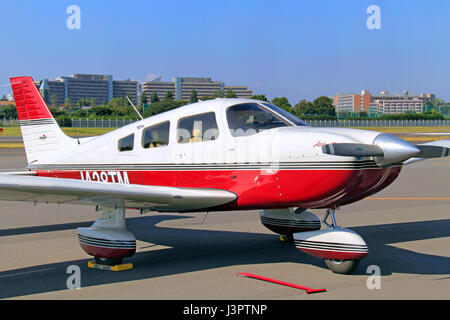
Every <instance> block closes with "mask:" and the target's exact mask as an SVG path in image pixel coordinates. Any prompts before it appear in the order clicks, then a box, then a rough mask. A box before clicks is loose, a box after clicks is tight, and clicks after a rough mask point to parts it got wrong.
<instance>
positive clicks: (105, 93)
mask: <svg viewBox="0 0 450 320" xmlns="http://www.w3.org/2000/svg"><path fill="white" fill-rule="evenodd" d="M35 83H36V86H37V87H38V89H39V90H40V92H41V94H42V96H43V97H44V99H45V100H46V102H47V103H50V104H56V105H61V104H63V103H64V101H65V100H66V99H70V102H71V103H77V102H78V100H80V99H95V101H96V104H97V105H100V104H103V103H106V102H109V101H111V100H112V99H113V98H117V97H125V96H126V95H128V96H129V97H130V99H131V101H133V103H134V104H137V102H138V101H137V90H138V82H137V81H131V80H125V81H118V80H113V77H112V76H111V75H98V74H73V75H72V76H70V77H59V78H56V79H54V80H48V79H44V80H42V81H36V82H35Z"/></svg>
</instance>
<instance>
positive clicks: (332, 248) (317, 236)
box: [293, 209, 369, 274]
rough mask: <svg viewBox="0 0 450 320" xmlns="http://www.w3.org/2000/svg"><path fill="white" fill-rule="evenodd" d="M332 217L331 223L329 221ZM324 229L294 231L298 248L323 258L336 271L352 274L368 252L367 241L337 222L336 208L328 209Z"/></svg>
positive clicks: (323, 222)
mask: <svg viewBox="0 0 450 320" xmlns="http://www.w3.org/2000/svg"><path fill="white" fill-rule="evenodd" d="M329 217H331V220H332V222H331V224H329V223H328V222H327V220H328V218H329ZM322 224H323V225H324V226H325V229H324V230H317V231H310V232H299V233H294V235H293V236H294V242H295V246H296V247H297V249H299V250H300V251H302V252H305V253H307V254H310V255H312V256H314V257H316V258H320V259H323V260H324V261H325V264H326V266H327V267H328V268H329V269H330V270H331V271H333V272H334V273H340V274H350V273H352V272H353V271H355V270H356V268H357V267H358V265H359V261H360V260H361V259H363V258H364V257H365V256H366V255H367V254H368V253H369V249H368V247H367V244H366V242H365V241H364V239H363V238H361V236H360V235H358V234H357V233H356V232H354V231H352V230H349V229H343V228H341V227H339V226H338V225H337V223H336V217H335V214H334V209H328V210H327V213H326V215H325V217H324V219H323V221H322Z"/></svg>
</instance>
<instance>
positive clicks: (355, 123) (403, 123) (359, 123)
mask: <svg viewBox="0 0 450 320" xmlns="http://www.w3.org/2000/svg"><path fill="white" fill-rule="evenodd" d="M306 122H307V123H308V124H309V125H310V126H312V127H340V128H349V127H353V128H358V127H447V126H450V119H443V120H362V119H360V120H306Z"/></svg>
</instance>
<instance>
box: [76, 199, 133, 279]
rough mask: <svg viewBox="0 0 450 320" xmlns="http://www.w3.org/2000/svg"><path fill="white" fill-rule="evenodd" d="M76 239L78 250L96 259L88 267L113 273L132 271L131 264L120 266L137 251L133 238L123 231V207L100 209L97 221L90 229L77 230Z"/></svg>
mask: <svg viewBox="0 0 450 320" xmlns="http://www.w3.org/2000/svg"><path fill="white" fill-rule="evenodd" d="M78 239H79V242H80V246H81V248H82V249H83V250H84V251H85V252H86V253H87V254H89V255H91V256H94V258H95V263H94V262H93V261H91V262H90V263H89V267H92V268H97V269H106V270H113V271H119V270H128V269H130V266H131V268H132V264H126V265H122V261H123V258H125V257H131V256H132V255H134V254H135V252H136V238H135V237H134V235H133V234H132V233H131V232H130V231H128V230H127V229H126V222H125V208H122V207H117V206H114V207H110V206H103V207H102V216H101V218H100V219H98V220H96V221H95V222H94V224H93V225H92V226H90V227H89V228H78ZM99 266H103V267H99ZM114 266H115V267H116V268H112V267H114ZM121 266H122V267H121ZM123 266H125V267H123Z"/></svg>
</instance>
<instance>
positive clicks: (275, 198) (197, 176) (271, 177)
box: [37, 168, 400, 210]
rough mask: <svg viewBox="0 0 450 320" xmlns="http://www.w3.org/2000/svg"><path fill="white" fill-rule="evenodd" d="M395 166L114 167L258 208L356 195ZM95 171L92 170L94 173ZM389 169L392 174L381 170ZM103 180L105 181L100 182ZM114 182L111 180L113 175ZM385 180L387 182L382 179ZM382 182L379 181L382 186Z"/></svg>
mask: <svg viewBox="0 0 450 320" xmlns="http://www.w3.org/2000/svg"><path fill="white" fill-rule="evenodd" d="M399 171H400V168H398V169H395V170H392V169H382V168H380V169H361V170H350V169H349V170H346V169H343V170H278V171H276V172H275V173H273V174H264V173H266V172H264V171H261V170H223V171H221V170H196V171H181V170H176V171H114V172H117V173H118V174H121V175H122V177H123V174H124V172H126V175H127V177H128V180H129V183H131V184H140V185H156V186H169V187H184V188H215V189H222V190H228V191H231V192H233V193H235V194H236V195H237V196H238V199H237V201H235V202H233V203H231V204H228V205H224V206H221V207H217V208H215V209H217V210H236V209H264V208H282V207H303V208H326V207H329V206H332V205H334V204H339V203H340V202H346V201H348V200H350V199H354V198H358V197H359V196H360V195H362V194H367V193H370V190H372V189H373V188H377V189H379V187H380V184H379V182H380V179H384V180H383V181H385V180H386V181H389V184H390V183H391V182H392V181H393V180H394V179H395V177H396V176H397V175H398V172H399ZM86 172H88V173H89V177H90V178H91V181H93V180H94V181H95V179H92V178H93V176H95V177H100V176H103V178H104V177H105V176H108V180H106V181H107V182H113V181H112V180H111V179H112V178H111V176H110V175H107V174H106V175H105V174H103V175H101V172H113V171H112V170H105V171H100V170H89V171H81V172H80V171H66V170H42V171H40V170H38V171H37V173H38V175H39V176H45V177H55V178H68V179H81V175H82V174H83V179H85V178H86ZM95 172H96V174H94V173H95ZM386 175H387V176H391V175H395V177H394V179H386V178H385V176H386ZM106 181H105V182H106ZM114 182H116V183H117V180H115V181H114ZM386 186H387V185H386ZM386 186H384V185H383V187H386Z"/></svg>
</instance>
